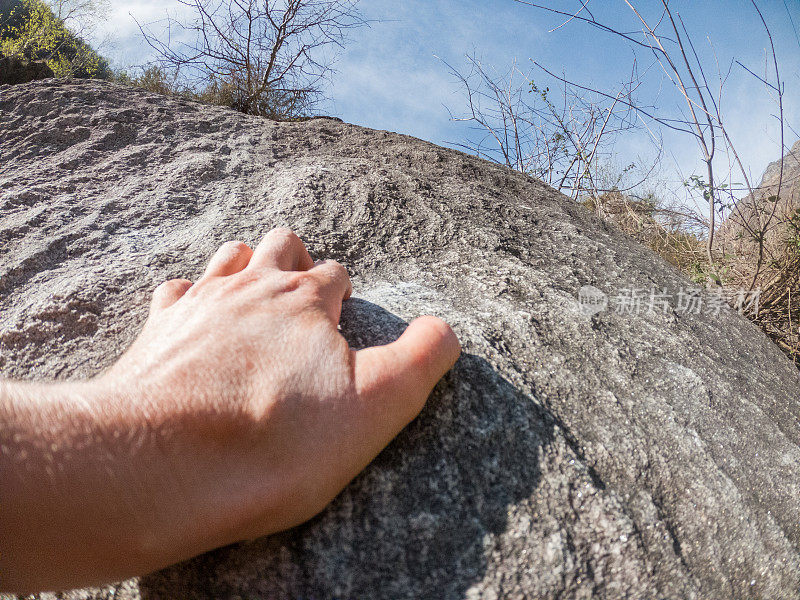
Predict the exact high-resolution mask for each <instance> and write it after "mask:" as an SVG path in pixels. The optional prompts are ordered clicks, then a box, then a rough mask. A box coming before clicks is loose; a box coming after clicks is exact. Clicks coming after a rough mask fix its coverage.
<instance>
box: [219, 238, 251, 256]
mask: <svg viewBox="0 0 800 600" xmlns="http://www.w3.org/2000/svg"><path fill="white" fill-rule="evenodd" d="M246 248H247V244H245V243H244V242H242V241H240V240H230V241H227V242H225V243H224V244H222V246H220V250H225V251H227V252H231V253H237V254H238V253H239V252H243V251H244V250H245V249H246Z"/></svg>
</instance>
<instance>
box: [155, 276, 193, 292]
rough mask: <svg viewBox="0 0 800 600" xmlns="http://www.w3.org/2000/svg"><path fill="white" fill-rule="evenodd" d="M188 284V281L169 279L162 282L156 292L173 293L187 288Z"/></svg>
mask: <svg viewBox="0 0 800 600" xmlns="http://www.w3.org/2000/svg"><path fill="white" fill-rule="evenodd" d="M187 283H188V282H187V280H186V279H167V281H164V282H162V283H161V284H160V285H159V286H158V287H157V288H156V290H155V291H156V292H158V293H161V292H171V291H174V290H179V289H182V288H184V287H186V284H187Z"/></svg>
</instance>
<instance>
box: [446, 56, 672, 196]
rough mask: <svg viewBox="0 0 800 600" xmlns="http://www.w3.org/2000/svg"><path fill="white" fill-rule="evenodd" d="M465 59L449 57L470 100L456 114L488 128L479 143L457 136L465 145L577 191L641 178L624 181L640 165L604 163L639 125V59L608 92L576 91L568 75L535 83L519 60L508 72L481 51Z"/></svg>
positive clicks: (594, 191)
mask: <svg viewBox="0 0 800 600" xmlns="http://www.w3.org/2000/svg"><path fill="white" fill-rule="evenodd" d="M467 60H468V63H469V71H468V72H466V73H464V72H461V71H459V70H458V69H456V68H455V67H453V66H452V65H450V64H448V63H445V64H446V65H447V67H448V68H449V70H450V72H451V73H452V74H453V75H454V76H455V77H456V78H457V80H458V81H459V82H460V83H461V85H462V88H463V90H464V96H465V99H466V101H467V110H466V111H465V113H464V114H459V115H453V114H452V113H451V117H452V118H453V120H455V121H464V122H470V123H472V124H473V125H474V126H475V127H474V128H475V130H476V131H477V132H478V133H479V135H480V134H483V135H482V136H481V139H480V140H479V141H478V142H476V143H469V142H467V143H461V144H459V145H461V146H462V147H463V148H465V149H467V150H469V151H472V152H474V153H476V154H477V155H479V156H483V157H485V158H488V159H490V160H493V161H495V162H498V163H501V164H504V165H506V166H508V167H511V168H513V169H516V170H518V171H521V172H523V173H528V174H530V175H532V176H534V177H537V178H539V179H542V180H543V181H546V182H547V183H549V184H550V185H552V186H553V187H555V188H556V189H558V190H559V191H562V192H564V193H566V194H568V195H570V196H571V197H573V198H575V199H578V198H581V197H587V196H588V197H596V196H598V195H599V194H602V193H604V192H609V191H612V190H620V189H622V190H628V189H631V188H633V187H635V186H636V185H638V184H639V183H641V182H642V181H643V179H644V178H642V179H639V180H638V181H636V182H634V183H632V184H630V185H627V183H628V182H627V181H623V180H626V178H627V179H629V177H627V176H628V175H629V174H630V173H631V172H633V171H634V169H635V167H636V166H635V165H629V166H627V167H624V168H623V169H622V172H621V173H620V172H619V171H617V172H616V173H615V176H614V177H609V176H608V175H609V172H608V170H607V169H604V165H605V164H606V163H607V162H608V161H609V160H610V159H611V157H612V156H613V147H614V144H615V142H616V140H617V139H618V138H619V137H620V135H622V134H623V133H627V132H631V131H633V130H637V129H639V128H640V125H639V124H638V123H637V120H636V114H635V112H634V111H633V110H632V109H631V106H633V95H634V93H635V91H636V88H637V83H636V77H635V69H636V66H635V65H634V67H633V70H632V75H631V78H630V79H629V80H628V81H627V82H625V83H624V84H623V85H622V86H620V89H619V91H618V92H617V94H616V96H615V97H614V98H611V99H608V100H607V99H606V98H603V97H599V96H598V95H597V94H584V93H577V92H576V90H575V89H574V88H573V87H572V86H569V85H568V84H566V83H561V82H559V84H560V86H559V88H557V89H551V88H550V87H548V86H544V85H541V84H537V83H536V82H534V81H533V79H532V78H531V77H530V76H529V75H527V74H526V73H524V72H523V71H522V70H521V69H520V68H519V67H518V65H517V64H516V62H514V63H513V64H512V66H511V68H510V69H509V70H508V71H507V72H506V73H498V72H497V71H495V70H494V69H492V68H491V67H487V66H485V65H484V64H483V63H482V62H481V61H480V60H479V59H478V58H477V57H475V56H468V57H467ZM620 100H624V101H622V102H620ZM655 162H657V161H654V165H653V166H651V167H650V169H649V171H648V173H649V172H651V171H652V169H653V168H654V166H655Z"/></svg>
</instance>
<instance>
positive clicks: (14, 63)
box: [0, 54, 55, 85]
mask: <svg viewBox="0 0 800 600" xmlns="http://www.w3.org/2000/svg"><path fill="white" fill-rule="evenodd" d="M48 77H55V73H53V69H51V68H50V67H49V66H48V65H47V63H45V62H43V61H38V60H37V61H31V62H29V61H24V60H21V59H19V58H16V57H12V56H3V55H2V54H0V85H4V84H8V85H14V84H17V83H28V82H29V81H37V80H39V79H47V78H48Z"/></svg>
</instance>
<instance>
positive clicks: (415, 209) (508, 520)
mask: <svg viewBox="0 0 800 600" xmlns="http://www.w3.org/2000/svg"><path fill="white" fill-rule="evenodd" d="M278 225H288V226H290V227H292V228H294V229H295V230H296V231H297V232H298V233H299V235H300V236H301V237H302V238H303V239H304V240H305V241H306V242H307V244H308V246H309V248H310V250H311V253H312V255H313V256H314V257H315V258H319V257H329V258H335V259H337V260H339V261H341V262H343V263H344V264H345V265H346V266H347V267H348V268H349V270H350V272H351V274H352V276H353V281H354V286H355V296H356V298H355V299H353V300H351V301H349V302H348V303H346V307H345V311H344V316H343V331H344V333H345V335H346V337H348V339H349V340H350V341H351V343H352V344H353V345H356V346H360V345H364V344H373V343H376V342H382V341H386V340H389V339H392V338H394V337H395V336H397V335H398V333H399V332H400V331H401V330H402V328H403V326H404V324H405V323H406V322H407V321H408V320H409V319H411V318H413V317H414V316H417V315H419V314H423V313H433V314H437V315H439V316H441V317H443V318H445V319H446V320H448V321H449V322H450V323H451V324H452V325H453V326H454V328H455V329H456V331H457V332H458V334H459V336H460V338H461V340H462V341H463V344H464V354H463V356H462V358H461V359H460V360H459V362H458V364H457V365H456V367H455V368H454V369H453V371H452V372H451V373H450V374H449V375H448V376H447V377H446V378H445V379H444V380H443V381H442V383H441V384H440V385H439V386H438V387H437V388H436V390H435V391H434V393H433V395H432V397H431V399H430V400H429V403H428V405H427V406H426V408H425V410H424V411H423V414H422V415H421V416H420V417H419V418H418V419H417V420H416V421H415V422H414V423H412V424H411V425H410V426H409V427H408V428H407V429H406V430H405V431H404V432H403V433H402V434H401V435H400V437H399V438H398V439H397V440H396V441H395V442H394V443H392V444H391V445H390V446H389V447H388V448H387V449H386V450H385V451H384V452H383V453H382V454H381V455H380V456H379V457H378V458H377V459H376V460H375V461H374V462H373V464H371V465H370V466H369V467H368V468H367V469H366V471H365V472H364V473H362V475H361V476H359V477H358V478H357V479H356V480H355V481H354V482H352V484H351V485H350V486H348V488H347V489H346V490H345V491H343V492H342V493H341V494H340V496H339V497H338V498H337V499H336V500H335V501H334V502H333V503H332V505H331V506H329V507H328V508H327V509H326V510H325V511H324V512H323V513H322V514H321V515H320V516H318V517H317V518H315V519H313V520H312V521H311V522H309V523H307V524H305V525H303V526H301V527H298V528H296V529H294V530H291V531H288V532H285V533H283V534H280V535H276V536H272V537H269V538H265V539H261V540H256V541H252V542H248V543H243V544H239V545H236V546H231V547H227V548H224V549H220V550H218V551H215V552H212V553H210V554H207V555H204V556H201V557H198V558H196V559H194V560H191V561H188V562H186V563H184V564H181V565H178V566H175V567H173V568H170V569H167V570H165V571H163V572H160V573H155V574H151V575H147V576H144V577H142V578H140V579H137V580H131V581H128V582H124V583H122V584H120V585H118V586H110V587H108V588H104V589H100V590H88V591H86V590H85V591H77V592H67V593H64V594H62V595H61V597H65V598H103V599H108V600H111V599H112V598H116V599H117V600H123V599H124V600H133V599H139V598H141V599H145V600H152V599H162V598H164V599H166V598H176V599H178V598H179V599H184V598H190V599H212V598H214V599H218V598H229V599H234V598H237V599H244V598H247V599H256V598H258V599H268V598H269V599H272V598H288V599H293V600H299V599H305V600H310V599H319V600H322V599H332V598H338V599H340V600H342V599H351V598H352V599H356V598H358V599H361V598H370V599H387V600H388V599H392V600H394V599H401V598H409V599H412V598H435V599H461V598H469V599H471V598H536V599H542V598H636V599H656V598H658V599H663V598H681V599H685V598H698V599H700V598H770V599H779V598H797V597H798V595H799V594H800V592H798V590H800V448H799V447H798V444H800V421H798V419H800V405H798V398H800V374H798V372H797V370H796V369H795V368H794V367H793V366H792V365H791V363H790V362H789V361H788V360H787V359H786V358H785V357H784V356H783V354H781V352H780V351H779V350H778V349H777V348H776V347H774V346H773V344H772V343H771V342H770V341H769V340H768V339H767V338H766V337H765V336H764V335H763V334H762V333H761V332H760V331H759V330H758V329H757V328H756V327H755V326H754V325H752V324H751V323H749V322H748V321H746V320H745V319H744V318H742V317H740V316H739V315H738V314H736V313H735V312H733V311H731V310H730V309H728V308H723V309H721V310H715V309H714V298H713V297H712V296H710V295H708V294H706V293H705V292H704V293H703V295H702V296H701V300H702V302H703V303H704V304H703V305H702V308H701V309H700V311H699V313H696V312H695V310H694V308H695V307H696V305H692V309H687V308H686V306H682V305H681V304H680V302H681V299H682V298H684V297H683V296H681V295H680V291H681V289H684V290H685V289H686V288H688V287H689V286H690V284H689V282H688V281H686V280H685V279H683V278H682V277H681V276H680V275H679V274H678V273H677V272H676V271H675V270H674V269H673V268H672V267H670V266H669V265H668V264H667V263H665V262H664V261H662V260H660V259H659V258H658V257H657V256H655V255H654V254H653V253H651V252H649V251H648V250H646V249H644V248H642V247H640V246H638V245H637V244H635V243H634V242H632V241H631V240H630V239H628V238H626V237H625V236H623V235H622V234H620V233H619V232H617V231H615V230H613V229H611V228H609V227H608V226H606V225H604V224H603V223H602V222H600V221H599V220H598V219H596V218H595V217H594V216H593V215H591V214H590V213H589V212H587V211H586V210H584V209H583V208H582V207H580V206H578V205H576V204H575V203H573V202H572V201H571V200H569V199H568V198H566V197H564V196H561V195H559V194H557V193H556V192H554V191H553V190H552V189H550V188H548V187H547V186H546V185H544V184H543V183H540V182H538V181H536V180H533V179H530V178H528V177H525V176H523V175H520V174H518V173H515V172H512V171H510V170H508V169H505V168H501V167H498V166H494V165H492V164H490V163H487V162H484V161H481V160H478V159H475V158H472V157H469V156H466V155H464V154H461V153H459V152H455V151H452V150H446V149H443V148H439V147H437V146H434V145H432V144H429V143H426V142H422V141H420V140H417V139H413V138H410V137H406V136H402V135H397V134H393V133H387V132H382V131H373V130H370V129H364V128H361V127H356V126H353V125H348V124H344V123H338V122H335V121H331V120H311V121H308V122H302V123H275V122H271V121H268V120H264V119H259V118H255V117H247V116H243V115H240V114H237V113H234V112H232V111H229V110H225V109H222V108H216V107H205V106H202V105H199V104H195V103H191V102H184V101H181V100H175V99H168V98H165V97H162V96H157V95H153V94H150V93H147V92H145V91H142V90H136V89H128V88H122V87H118V86H114V85H110V84H106V83H99V82H95V81H81V82H77V81H76V82H72V83H58V82H55V81H45V82H38V83H32V84H26V85H22V86H15V87H13V88H12V87H0V313H1V314H2V317H0V369H1V370H2V373H3V375H4V376H7V377H19V378H27V379H51V378H57V379H69V378H81V377H88V376H91V375H93V374H95V373H97V372H99V371H100V370H102V369H103V368H104V367H106V366H108V365H109V364H111V363H112V362H113V360H114V358H115V357H116V356H117V355H118V354H119V353H121V352H122V351H123V350H124V349H125V348H126V346H127V345H128V344H129V343H130V342H131V340H132V339H133V338H134V336H135V335H136V334H137V332H138V330H139V328H140V326H141V324H142V322H143V320H144V318H145V314H146V310H147V309H146V306H147V302H148V300H149V294H150V291H151V290H152V289H153V288H154V287H155V286H156V285H157V284H158V283H159V282H161V281H162V280H164V279H166V278H170V277H178V276H186V277H188V278H190V279H191V278H196V277H197V276H199V274H200V273H201V271H202V268H203V266H204V264H205V261H206V260H207V258H208V257H209V256H210V254H211V253H212V252H213V251H214V250H215V249H216V248H217V246H218V245H219V244H221V243H222V242H224V241H225V240H229V239H234V238H237V239H241V240H243V241H246V242H248V243H251V244H252V243H256V242H257V241H258V240H259V238H260V236H261V235H262V234H263V233H264V232H266V231H267V230H268V229H270V228H271V227H274V226H278ZM589 285H591V286H594V287H596V288H598V289H599V290H601V291H602V292H604V293H605V294H607V296H601V295H598V294H599V292H597V291H595V297H596V298H598V301H597V302H596V303H595V304H593V305H592V308H593V311H597V312H595V313H594V314H589V313H590V312H593V311H590V310H587V309H586V308H587V306H588V305H587V304H581V303H579V301H578V296H579V290H581V288H582V287H583V288H584V290H583V294H582V295H581V297H582V298H584V297H585V296H586V295H587V293H588V292H591V291H592V290H591V288H585V287H584V286H589ZM636 289H639V290H644V292H643V295H644V296H645V298H644V300H643V301H641V304H640V306H639V307H638V308H639V310H637V306H636V304H635V302H634V303H631V302H626V301H624V300H623V298H624V297H625V295H626V294H628V295H629V296H628V297H630V294H631V290H636ZM651 290H655V292H656V294H655V296H654V298H653V300H655V301H654V302H653V303H652V304H653V308H654V310H648V308H650V306H649V304H650V302H649V298H650V292H651ZM664 293H666V294H668V295H672V296H669V297H668V298H667V301H666V303H665V302H662V300H664V298H665V297H664V296H663V295H662V294H664ZM589 295H591V294H589ZM684 299H685V298H684ZM606 301H608V302H609V304H608V305H607V306H606V307H605V310H600V309H602V308H603V306H604V304H605V302H606ZM716 308H717V309H719V306H716ZM627 309H630V310H627ZM69 551H70V540H68V539H65V540H64V552H67V553H68V552H69ZM43 597H51V596H43Z"/></svg>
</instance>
